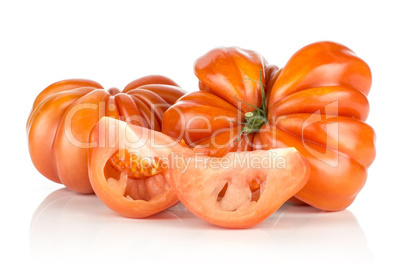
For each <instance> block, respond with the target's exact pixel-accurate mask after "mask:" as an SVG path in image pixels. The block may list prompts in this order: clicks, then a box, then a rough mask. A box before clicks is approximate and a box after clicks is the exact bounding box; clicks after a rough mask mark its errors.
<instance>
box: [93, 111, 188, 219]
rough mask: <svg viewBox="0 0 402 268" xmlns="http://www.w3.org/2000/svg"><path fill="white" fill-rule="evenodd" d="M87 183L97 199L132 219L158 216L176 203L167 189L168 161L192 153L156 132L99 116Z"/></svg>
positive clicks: (173, 193)
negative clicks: (174, 155)
mask: <svg viewBox="0 0 402 268" xmlns="http://www.w3.org/2000/svg"><path fill="white" fill-rule="evenodd" d="M90 139H91V142H95V143H96V144H94V145H95V147H94V148H92V149H91V150H90V156H89V178H90V182H91V186H92V188H93V190H94V192H95V194H96V195H97V196H98V197H99V199H100V200H101V201H102V202H103V203H104V204H105V205H106V206H108V207H109V208H110V209H112V210H113V211H115V212H117V213H119V214H121V215H123V216H126V217H130V218H143V217H147V216H150V215H153V214H156V213H158V212H160V211H162V210H164V209H166V208H169V207H171V206H173V205H175V204H176V203H177V202H178V199H177V197H176V194H175V192H174V190H173V188H171V187H170V185H169V184H168V182H167V180H168V178H167V177H168V176H169V172H168V168H167V165H168V156H169V154H171V153H172V152H174V153H175V154H178V155H182V156H192V155H193V151H192V150H190V149H189V148H187V147H185V146H183V145H181V144H180V143H177V142H176V141H174V140H173V139H171V138H170V137H168V136H166V135H164V134H162V133H160V132H156V131H152V130H149V129H147V128H143V127H140V126H134V125H130V124H127V123H126V122H123V121H120V120H116V119H113V118H109V117H103V118H102V119H101V120H100V121H99V122H98V124H97V125H96V126H95V127H94V129H93V130H92V131H91V137H90Z"/></svg>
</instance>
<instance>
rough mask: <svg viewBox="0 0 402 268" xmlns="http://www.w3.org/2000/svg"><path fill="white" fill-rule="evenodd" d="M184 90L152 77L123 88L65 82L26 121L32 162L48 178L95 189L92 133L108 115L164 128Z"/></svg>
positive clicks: (81, 190) (80, 189)
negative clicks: (166, 114)
mask: <svg viewBox="0 0 402 268" xmlns="http://www.w3.org/2000/svg"><path fill="white" fill-rule="evenodd" d="M183 94H184V92H183V91H182V90H181V89H180V88H179V87H178V85H177V84H176V83H175V82H174V81H172V80H171V79H169V78H167V77H164V76H159V75H152V76H147V77H143V78H141V79H138V80H135V81H133V82H131V83H130V84H128V85H127V86H126V87H125V88H124V90H123V91H122V92H120V91H119V90H118V89H116V88H111V89H109V90H107V91H106V90H104V89H103V88H102V86H101V85H100V84H98V83H96V82H94V81H90V80H83V79H71V80H63V81H60V82H57V83H54V84H52V85H50V86H49V87H47V88H46V89H44V90H43V91H42V92H41V93H40V94H39V95H38V97H37V98H36V100H35V102H34V104H33V107H32V111H31V113H30V115H29V118H28V122H27V133H28V145H29V152H30V155H31V158H32V162H33V164H34V165H35V167H36V168H37V169H38V171H39V172H40V173H42V174H43V175H44V176H45V177H47V178H48V179H50V180H52V181H54V182H57V183H62V184H64V185H65V186H66V187H67V188H69V189H71V190H73V191H75V192H79V193H92V192H93V190H92V187H91V185H90V182H89V178H88V163H87V162H88V159H87V158H88V148H90V147H92V144H91V143H90V142H89V133H90V131H91V129H92V128H93V127H94V126H95V124H96V123H97V122H98V121H99V119H100V118H101V117H103V116H110V117H113V118H119V119H121V120H124V121H127V122H130V123H131V124H136V125H141V126H144V127H147V128H151V129H155V130H157V131H160V130H161V123H162V115H163V113H164V112H165V110H166V109H167V108H168V107H169V106H171V105H172V104H173V103H174V102H175V101H176V100H177V99H178V98H179V97H181V96H182V95H183Z"/></svg>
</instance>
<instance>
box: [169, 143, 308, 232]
mask: <svg viewBox="0 0 402 268" xmlns="http://www.w3.org/2000/svg"><path fill="white" fill-rule="evenodd" d="M169 168H170V176H169V183H170V185H172V187H173V188H174V189H175V190H176V194H177V196H178V198H179V199H180V201H181V202H182V203H183V204H184V205H185V206H186V207H187V208H188V209H189V210H190V211H191V212H193V213H194V214H195V215H197V216H198V217H200V218H201V219H204V220H205V221H207V222H210V223H212V224H215V225H218V226H221V227H226V228H249V227H252V226H255V225H257V224H259V223H261V222H262V221H263V220H265V219H266V218H267V217H268V216H270V215H271V214H272V213H274V212H275V211H276V210H277V209H278V208H279V207H280V206H281V205H282V204H283V203H285V202H286V201H287V200H288V199H289V198H290V197H292V196H293V195H294V194H295V193H297V192H298V191H299V190H300V189H302V187H303V186H304V185H305V184H306V182H307V180H308V177H309V175H310V167H309V165H308V162H307V160H306V159H305V158H304V157H303V156H302V155H301V154H300V153H298V152H297V151H296V149H294V148H285V149H275V150H269V151H265V150H258V151H252V152H234V153H228V154H227V155H226V156H224V157H222V158H216V157H208V156H200V155H196V156H194V157H189V158H187V159H186V161H178V160H177V159H176V158H174V157H172V156H170V160H169Z"/></svg>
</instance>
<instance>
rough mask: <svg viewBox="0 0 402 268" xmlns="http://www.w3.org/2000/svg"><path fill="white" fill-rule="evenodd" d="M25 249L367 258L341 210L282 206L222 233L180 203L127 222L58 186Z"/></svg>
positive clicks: (49, 253) (357, 231)
mask: <svg viewBox="0 0 402 268" xmlns="http://www.w3.org/2000/svg"><path fill="white" fill-rule="evenodd" d="M30 248H31V254H32V256H33V257H34V259H35V260H37V261H38V260H39V261H41V260H45V261H47V260H48V259H49V258H51V259H57V260H58V261H65V262H68V261H71V260H72V259H74V258H75V259H77V258H80V259H81V258H85V259H88V258H89V259H91V258H96V259H97V260H105V261H107V260H109V261H111V262H113V263H115V262H116V261H121V260H125V259H130V260H131V259H136V263H137V264H138V263H142V262H144V263H147V264H149V262H150V260H155V261H156V260H158V259H163V260H166V261H169V260H170V261H175V262H177V263H181V262H182V263H183V264H186V263H188V262H194V261H195V260H197V262H198V263H205V264H207V263H210V262H216V263H221V262H223V260H226V262H227V260H229V259H230V261H233V262H234V263H235V262H238V263H247V264H251V263H254V262H255V263H261V261H262V259H264V263H267V264H276V263H280V264H283V265H298V264H301V263H309V264H310V267H314V266H315V265H317V266H320V265H323V264H326V266H328V264H329V262H328V261H330V263H332V264H334V265H335V264H336V265H342V264H345V263H359V264H364V266H366V267H367V266H370V265H371V263H372V259H373V258H372V256H371V253H370V250H369V249H368V247H367V242H366V237H365V234H364V232H363V230H362V228H361V227H360V225H359V223H358V221H357V219H356V218H355V216H354V215H353V214H352V213H351V212H350V211H348V210H344V211H340V212H334V213H325V212H322V211H319V210H317V209H314V208H312V207H309V206H297V205H293V204H288V203H286V204H284V205H283V206H282V207H281V208H280V209H279V210H278V211H276V212H275V213H274V214H273V215H271V216H270V217H269V218H268V219H267V220H265V221H264V222H263V223H261V224H260V225H258V226H256V227H254V228H251V229H246V230H228V229H222V228H219V227H215V226H213V225H211V224H209V223H207V222H205V221H203V220H201V219H199V218H197V217H196V216H194V215H193V214H192V213H191V212H189V211H188V210H187V209H186V208H185V207H184V206H183V204H181V203H179V204H178V205H176V206H174V207H172V208H170V209H168V210H165V211H163V212H161V213H159V214H156V215H154V216H151V217H149V218H146V219H129V218H125V217H121V216H119V215H118V214H116V213H114V212H113V211H111V210H110V209H109V208H107V207H106V206H105V205H103V204H102V203H101V201H100V200H99V199H98V198H97V197H96V196H95V195H81V194H76V193H73V192H71V191H69V190H67V189H64V188H63V189H59V190H56V191H54V192H52V193H51V194H49V196H47V197H46V198H45V199H44V200H43V202H42V203H41V204H40V205H39V207H38V208H37V210H36V211H35V213H34V215H33V217H32V219H31V226H30ZM155 254H156V255H155ZM155 256H157V258H156V257H155ZM200 256H202V258H200ZM116 258H117V259H116Z"/></svg>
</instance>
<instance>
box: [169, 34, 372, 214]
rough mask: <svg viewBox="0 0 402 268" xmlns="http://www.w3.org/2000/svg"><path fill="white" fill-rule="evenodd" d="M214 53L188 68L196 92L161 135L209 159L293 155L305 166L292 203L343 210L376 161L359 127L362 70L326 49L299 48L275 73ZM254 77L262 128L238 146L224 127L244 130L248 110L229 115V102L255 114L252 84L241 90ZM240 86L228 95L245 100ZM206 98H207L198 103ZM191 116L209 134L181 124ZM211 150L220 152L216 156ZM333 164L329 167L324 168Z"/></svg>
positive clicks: (356, 61)
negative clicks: (201, 149)
mask: <svg viewBox="0 0 402 268" xmlns="http://www.w3.org/2000/svg"><path fill="white" fill-rule="evenodd" d="M217 50H221V51H220V52H219V53H218V52H213V53H207V54H206V55H205V56H203V57H201V58H200V60H197V61H196V63H195V72H196V75H197V77H198V78H199V80H200V82H199V84H200V85H201V86H200V91H199V92H194V93H189V94H186V95H185V96H183V97H182V98H180V99H179V100H178V101H177V103H176V104H175V105H174V106H172V107H171V108H169V109H168V110H167V111H166V113H165V114H164V117H163V130H162V131H163V132H164V133H166V134H168V135H170V136H172V137H174V138H176V139H181V138H184V140H185V141H186V142H187V143H188V144H189V145H191V146H196V145H198V144H202V145H203V146H207V147H209V148H210V152H211V155H212V156H222V155H225V154H226V153H228V152H231V151H238V150H250V148H254V149H259V148H262V149H271V148H283V147H295V148H296V149H297V150H299V151H300V152H301V153H302V154H303V156H305V157H306V159H307V161H309V163H310V165H311V175H310V179H309V181H308V183H307V184H306V186H305V187H304V188H303V189H302V190H301V191H300V192H298V193H297V194H296V195H295V197H296V198H298V199H299V200H301V201H303V202H305V203H308V204H310V205H312V206H314V207H317V208H319V209H322V210H328V211H336V210H342V209H345V208H346V207H348V206H349V205H350V204H351V203H352V202H353V200H354V199H355V198H356V196H357V194H358V193H359V191H360V190H361V189H362V187H363V186H364V184H365V181H366V178H367V169H368V167H369V166H370V165H371V163H372V162H373V161H374V158H375V154H376V153H375V132H374V130H373V129H372V128H371V127H370V126H369V125H367V124H366V123H364V121H365V120H366V119H367V117H368V113H369V103H368V99H367V95H368V93H369V90H370V87H371V71H370V68H369V67H368V65H367V64H366V63H365V62H364V61H363V60H361V59H360V58H359V57H357V56H356V54H355V53H354V52H353V51H351V50H350V49H348V48H347V47H345V46H343V45H340V44H337V43H333V42H318V43H314V44H311V45H308V46H306V47H304V48H302V49H301V50H299V51H297V52H296V53H295V54H294V55H293V56H292V57H291V58H290V60H289V61H288V63H287V64H286V65H285V66H284V67H283V68H282V69H279V70H278V68H277V67H275V66H273V65H267V63H266V61H265V60H260V61H256V60H255V56H254V55H256V54H257V53H250V52H249V51H246V52H244V53H240V52H237V53H235V54H230V53H228V52H226V51H232V50H235V51H239V50H240V49H239V48H225V49H220V48H219V49H217ZM213 51H215V50H213ZM222 54H223V55H225V57H223V56H221V55H222ZM239 55H241V56H239ZM239 58H241V60H239ZM223 59H224V60H223ZM233 62H235V63H236V64H235V65H233ZM200 70H202V72H201V73H200ZM260 71H262V73H263V76H262V81H263V83H265V104H266V107H267V121H268V122H267V123H266V124H265V125H263V126H262V127H261V128H260V129H259V130H258V131H256V132H254V133H251V134H248V135H246V136H240V138H239V137H238V133H239V131H240V130H241V128H242V127H243V126H242V125H240V124H238V123H233V122H231V121H237V122H244V115H245V112H246V111H249V110H247V109H246V108H244V107H245V106H247V105H245V104H244V103H243V104H242V105H241V107H237V106H236V103H235V101H234V100H233V99H234V97H233V96H234V95H235V94H237V96H239V98H238V99H239V100H241V101H243V102H247V103H250V104H252V105H254V106H257V107H260V105H261V103H260V102H259V101H258V100H260V99H259V96H261V92H260V88H259V85H258V83H255V82H253V84H247V85H244V84H243V85H242V84H241V83H242V82H241V81H243V83H245V80H244V78H246V77H250V78H252V79H254V80H257V82H258V80H259V79H258V78H257V77H258V75H259V72H260ZM256 78H257V79H256ZM214 85H217V86H214ZM253 85H254V87H252V86H253ZM246 86H248V88H247V89H248V90H247V94H245V93H243V94H238V93H237V92H235V91H234V90H233V88H236V89H241V90H243V91H244V92H245V90H244V88H245V87H246ZM211 88H212V89H213V90H210V89H211ZM206 92H208V94H212V95H213V96H209V97H208V98H206V97H205V95H206ZM251 92H252V93H251ZM250 94H254V96H255V98H254V100H253V98H251V97H250ZM245 96H247V97H245ZM250 99H251V101H250ZM227 103H229V105H228V104H227ZM230 104H231V106H230ZM250 107H251V106H248V109H251V108H250ZM179 114H181V115H182V117H181V118H182V120H179V118H178V115H179ZM194 115H197V116H198V117H205V118H207V120H209V121H210V122H211V124H210V126H211V127H210V128H209V129H208V130H205V129H207V128H206V127H205V126H202V125H199V124H194V125H193V127H194V128H196V127H198V128H200V129H204V130H205V131H202V132H200V133H196V132H190V131H189V129H188V125H189V124H188V121H189V120H190V119H191V118H192V117H193V116H194ZM222 115H225V116H226V117H227V120H226V122H224V120H221V121H219V120H218V121H219V122H217V120H214V119H215V118H216V117H217V116H222ZM218 123H219V124H218ZM219 132H224V134H217V133H219ZM229 133H230V135H229ZM237 138H239V140H238V142H237V143H234V142H233V141H235V140H236V139H237ZM216 141H219V142H216ZM217 144H219V145H222V146H219V147H220V148H217V147H218V146H217ZM240 144H243V146H240ZM244 144H247V146H244ZM326 150H327V151H328V153H327V154H326V153H325V151H326ZM337 159H338V160H337ZM335 162H336V163H335ZM334 163H335V167H333V166H331V165H332V164H334Z"/></svg>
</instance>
